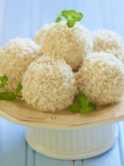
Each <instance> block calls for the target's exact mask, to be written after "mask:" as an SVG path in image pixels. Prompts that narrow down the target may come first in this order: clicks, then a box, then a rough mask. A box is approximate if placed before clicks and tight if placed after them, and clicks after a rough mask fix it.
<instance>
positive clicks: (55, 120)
mask: <svg viewBox="0 0 124 166" xmlns="http://www.w3.org/2000/svg"><path fill="white" fill-rule="evenodd" d="M10 108H11V109H10ZM0 116H2V117H4V118H6V119H8V120H11V121H13V122H15V123H18V124H22V125H26V126H32V127H33V126H36V127H48V128H49V127H50V128H52V127H53V128H65V129H66V128H82V127H89V126H91V125H92V126H93V125H100V124H103V123H104V124H106V123H112V122H115V121H120V120H123V119H124V99H123V100H122V101H121V102H120V103H117V104H113V105H109V106H106V107H101V108H99V109H97V110H95V111H93V112H91V113H89V114H75V113H71V112H70V111H68V110H66V111H62V112H61V113H45V112H42V111H40V110H35V109H33V108H32V107H31V106H28V105H27V104H26V103H25V102H23V101H10V102H9V101H0Z"/></svg>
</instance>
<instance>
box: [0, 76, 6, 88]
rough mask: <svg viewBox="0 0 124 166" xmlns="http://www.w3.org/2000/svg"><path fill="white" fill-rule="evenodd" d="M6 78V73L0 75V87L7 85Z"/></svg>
mask: <svg viewBox="0 0 124 166" xmlns="http://www.w3.org/2000/svg"><path fill="white" fill-rule="evenodd" d="M7 81H8V78H7V76H6V75H3V76H0V88H3V87H5V86H6V85H7Z"/></svg>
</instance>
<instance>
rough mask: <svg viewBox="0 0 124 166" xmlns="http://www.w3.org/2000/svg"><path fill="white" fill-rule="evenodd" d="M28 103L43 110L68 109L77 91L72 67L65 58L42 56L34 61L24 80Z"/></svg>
mask: <svg viewBox="0 0 124 166" xmlns="http://www.w3.org/2000/svg"><path fill="white" fill-rule="evenodd" d="M22 86H23V89H22V96H23V98H24V100H25V101H26V102H27V104H30V105H32V106H33V107H34V108H37V109H39V110H41V111H46V112H47V111H48V112H55V111H60V110H64V109H67V108H68V106H69V105H71V104H72V103H73V99H74V96H75V94H76V92H77V86H76V79H75V76H74V73H73V72H72V69H71V67H70V66H69V65H67V64H66V62H65V61H64V60H60V59H54V58H51V57H48V56H42V57H40V58H39V59H37V60H35V61H34V62H32V63H31V64H30V65H29V67H28V70H27V71H26V73H25V75H24V77H23V81H22Z"/></svg>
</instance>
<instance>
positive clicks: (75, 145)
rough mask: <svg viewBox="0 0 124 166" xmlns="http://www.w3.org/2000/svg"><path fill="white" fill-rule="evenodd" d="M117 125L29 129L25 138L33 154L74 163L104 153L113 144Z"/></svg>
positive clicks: (116, 133) (116, 134)
mask: <svg viewBox="0 0 124 166" xmlns="http://www.w3.org/2000/svg"><path fill="white" fill-rule="evenodd" d="M117 136H118V127H117V124H104V125H100V126H95V127H89V128H80V129H76V128H72V129H71V128H70V129H59V128H58V129H54V128H35V127H34V128H31V127H28V128H27V130H26V134H25V138H26V140H27V142H28V144H29V145H30V146H31V147H32V149H34V150H35V151H36V152H39V153H40V154H43V155H46V156H48V157H52V158H56V159H63V160H77V159H86V158H91V157H94V156H97V155H100V154H102V153H104V152H106V151H108V150H109V149H110V148H111V147H112V146H113V145H114V143H115V142H116V139H117Z"/></svg>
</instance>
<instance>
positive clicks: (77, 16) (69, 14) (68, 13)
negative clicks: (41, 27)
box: [55, 10, 83, 28]
mask: <svg viewBox="0 0 124 166" xmlns="http://www.w3.org/2000/svg"><path fill="white" fill-rule="evenodd" d="M62 18H64V19H65V20H66V24H67V26H68V27H69V28H71V27H73V26H74V25H75V23H76V22H77V21H80V20H81V19H82V18H83V14H82V13H81V12H77V11H75V10H63V11H62V12H61V13H60V14H59V16H58V17H57V18H56V20H55V22H57V23H59V22H60V21H62Z"/></svg>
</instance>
